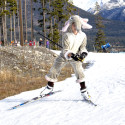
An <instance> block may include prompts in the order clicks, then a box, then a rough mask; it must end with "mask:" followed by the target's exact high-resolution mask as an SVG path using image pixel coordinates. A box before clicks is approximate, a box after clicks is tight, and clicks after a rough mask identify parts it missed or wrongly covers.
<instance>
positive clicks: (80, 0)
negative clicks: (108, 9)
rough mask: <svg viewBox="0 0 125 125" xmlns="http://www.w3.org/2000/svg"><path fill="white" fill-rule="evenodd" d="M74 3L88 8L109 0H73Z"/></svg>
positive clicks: (85, 8)
mask: <svg viewBox="0 0 125 125" xmlns="http://www.w3.org/2000/svg"><path fill="white" fill-rule="evenodd" d="M72 1H73V4H74V5H75V6H77V7H79V8H81V9H83V10H86V11H87V10H88V9H90V8H93V7H94V6H95V3H96V2H98V3H103V4H105V3H107V2H108V1H109V0H72Z"/></svg>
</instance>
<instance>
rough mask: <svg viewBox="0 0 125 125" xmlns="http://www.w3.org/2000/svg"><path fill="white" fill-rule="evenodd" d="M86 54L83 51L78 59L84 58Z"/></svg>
mask: <svg viewBox="0 0 125 125" xmlns="http://www.w3.org/2000/svg"><path fill="white" fill-rule="evenodd" d="M87 55H88V54H87V53H86V52H83V53H82V54H81V55H80V56H79V59H81V60H83V59H84V58H86V56H87Z"/></svg>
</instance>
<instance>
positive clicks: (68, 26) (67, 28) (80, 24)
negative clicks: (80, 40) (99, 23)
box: [62, 15, 92, 32]
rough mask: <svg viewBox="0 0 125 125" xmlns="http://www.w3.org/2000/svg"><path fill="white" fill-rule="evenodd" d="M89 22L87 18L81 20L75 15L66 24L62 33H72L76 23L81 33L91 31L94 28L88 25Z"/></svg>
mask: <svg viewBox="0 0 125 125" xmlns="http://www.w3.org/2000/svg"><path fill="white" fill-rule="evenodd" d="M88 21H89V20H88V19H87V18H81V17H80V16H78V15H73V16H71V17H70V18H69V20H68V21H66V22H65V26H64V27H63V28H62V32H67V31H69V32H71V25H72V23H75V26H76V30H77V31H78V32H79V31H81V30H82V28H83V29H91V28H92V26H91V25H90V24H88V23H87V22H88Z"/></svg>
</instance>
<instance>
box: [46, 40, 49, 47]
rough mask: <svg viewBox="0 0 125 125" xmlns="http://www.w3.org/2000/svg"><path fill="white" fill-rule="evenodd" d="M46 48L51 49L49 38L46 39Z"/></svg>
mask: <svg viewBox="0 0 125 125" xmlns="http://www.w3.org/2000/svg"><path fill="white" fill-rule="evenodd" d="M46 48H48V49H49V41H48V40H47V41H46Z"/></svg>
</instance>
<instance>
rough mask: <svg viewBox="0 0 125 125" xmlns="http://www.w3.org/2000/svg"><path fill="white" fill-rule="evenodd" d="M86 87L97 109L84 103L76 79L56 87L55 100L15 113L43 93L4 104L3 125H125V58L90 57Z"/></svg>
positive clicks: (0, 108)
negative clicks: (20, 105)
mask: <svg viewBox="0 0 125 125" xmlns="http://www.w3.org/2000/svg"><path fill="white" fill-rule="evenodd" d="M85 61H86V62H94V65H92V66H90V67H89V68H88V69H86V70H85V75H86V83H87V87H88V91H89V93H90V95H91V96H92V97H93V100H94V101H95V102H96V103H97V104H98V106H97V107H95V106H92V105H90V104H87V103H85V102H83V101H82V97H81V94H80V91H79V89H80V86H79V84H77V83H76V82H75V80H76V77H75V76H74V74H72V77H71V78H67V79H66V80H64V81H61V82H57V83H55V88H54V90H55V91H57V90H62V92H59V93H56V94H54V95H52V96H49V97H45V98H43V99H41V100H38V101H35V102H33V103H30V104H27V105H24V106H22V107H20V108H17V109H14V110H8V109H9V108H11V107H12V106H15V105H17V104H20V103H22V102H24V101H26V100H28V99H31V98H33V97H35V96H38V95H39V93H40V92H41V90H42V88H41V89H37V90H33V91H28V92H23V93H20V94H18V95H15V96H11V97H8V98H5V99H3V100H1V101H0V125H125V54H122V53H120V54H115V53H112V54H102V53H100V54H96V53H89V56H88V57H87V58H86V60H85Z"/></svg>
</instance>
